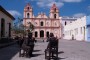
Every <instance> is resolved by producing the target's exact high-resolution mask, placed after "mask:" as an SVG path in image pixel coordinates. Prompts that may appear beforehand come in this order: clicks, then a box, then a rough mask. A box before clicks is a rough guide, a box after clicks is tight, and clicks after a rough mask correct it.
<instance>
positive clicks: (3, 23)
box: [0, 6, 15, 38]
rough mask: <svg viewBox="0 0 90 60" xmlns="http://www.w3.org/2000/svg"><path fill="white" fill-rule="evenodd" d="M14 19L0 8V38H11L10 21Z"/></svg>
mask: <svg viewBox="0 0 90 60" xmlns="http://www.w3.org/2000/svg"><path fill="white" fill-rule="evenodd" d="M14 19H15V18H14V17H13V16H12V15H11V14H9V13H8V12H7V11H6V10H5V9H4V8H3V7H2V6H0V38H3V37H11V27H12V21H13V20H14Z"/></svg>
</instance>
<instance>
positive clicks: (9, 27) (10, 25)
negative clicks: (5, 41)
mask: <svg viewBox="0 0 90 60" xmlns="http://www.w3.org/2000/svg"><path fill="white" fill-rule="evenodd" d="M8 32H9V37H11V23H9V30H8Z"/></svg>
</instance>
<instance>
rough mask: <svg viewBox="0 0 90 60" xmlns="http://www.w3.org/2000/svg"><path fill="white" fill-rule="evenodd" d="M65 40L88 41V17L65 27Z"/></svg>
mask: <svg viewBox="0 0 90 60" xmlns="http://www.w3.org/2000/svg"><path fill="white" fill-rule="evenodd" d="M64 35H65V36H64V39H72V37H73V39H76V40H79V41H82V40H86V36H87V34H86V16H84V17H82V18H78V19H77V20H76V21H73V22H72V23H70V24H68V25H66V26H64Z"/></svg>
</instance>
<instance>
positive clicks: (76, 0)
mask: <svg viewBox="0 0 90 60" xmlns="http://www.w3.org/2000/svg"><path fill="white" fill-rule="evenodd" d="M81 1H82V0H63V2H81Z"/></svg>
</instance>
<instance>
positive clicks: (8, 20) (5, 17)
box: [0, 11, 12, 37]
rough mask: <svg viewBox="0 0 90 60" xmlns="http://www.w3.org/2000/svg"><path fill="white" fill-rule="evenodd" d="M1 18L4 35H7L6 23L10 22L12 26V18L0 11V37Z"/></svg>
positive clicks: (7, 26) (7, 27)
mask: <svg viewBox="0 0 90 60" xmlns="http://www.w3.org/2000/svg"><path fill="white" fill-rule="evenodd" d="M2 18H3V19H4V20H5V37H8V35H9V25H8V23H11V26H12V19H11V18H10V17H8V16H7V15H6V14H4V13H3V12H1V11H0V37H1V19H2Z"/></svg>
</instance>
